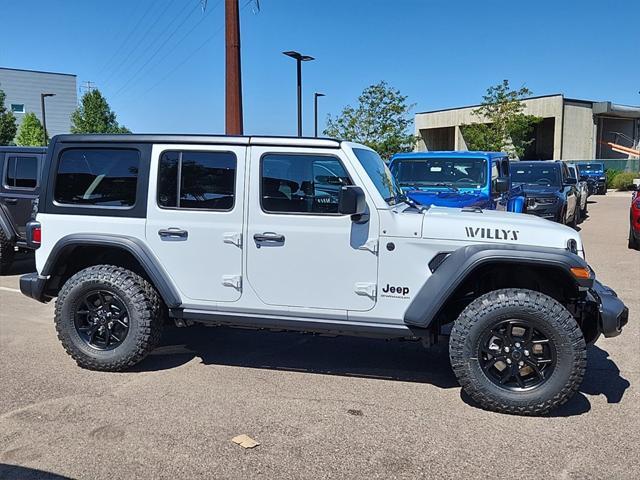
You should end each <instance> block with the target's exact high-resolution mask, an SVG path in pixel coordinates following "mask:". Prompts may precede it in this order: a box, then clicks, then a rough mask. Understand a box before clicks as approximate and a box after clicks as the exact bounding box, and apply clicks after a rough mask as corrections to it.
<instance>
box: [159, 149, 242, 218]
mask: <svg viewBox="0 0 640 480" xmlns="http://www.w3.org/2000/svg"><path fill="white" fill-rule="evenodd" d="M236 168H237V159H236V156H235V155H234V154H233V153H231V152H196V151H189V150H184V151H168V152H164V153H163V154H162V156H161V157H160V168H159V174H158V204H159V205H160V206H161V207H164V208H194V209H204V210H231V209H232V208H233V205H234V203H235V181H236Z"/></svg>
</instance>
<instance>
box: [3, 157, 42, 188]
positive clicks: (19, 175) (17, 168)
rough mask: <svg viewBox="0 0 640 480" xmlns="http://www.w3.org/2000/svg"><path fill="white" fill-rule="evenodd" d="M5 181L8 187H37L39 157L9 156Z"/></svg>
mask: <svg viewBox="0 0 640 480" xmlns="http://www.w3.org/2000/svg"><path fill="white" fill-rule="evenodd" d="M4 183H5V185H6V186H7V187H8V188H25V189H34V188H36V186H37V185H38V158H37V157H31V156H19V157H9V158H8V159H7V169H6V174H5V181H4Z"/></svg>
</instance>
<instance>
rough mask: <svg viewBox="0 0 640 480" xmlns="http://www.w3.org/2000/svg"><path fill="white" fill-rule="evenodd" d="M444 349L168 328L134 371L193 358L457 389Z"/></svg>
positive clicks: (161, 367) (162, 367)
mask: <svg viewBox="0 0 640 480" xmlns="http://www.w3.org/2000/svg"><path fill="white" fill-rule="evenodd" d="M447 351H448V350H447V346H446V344H442V345H440V346H437V347H435V348H432V349H429V350H425V349H424V347H423V346H422V344H421V343H420V342H406V341H405V342H403V341H398V340H393V341H386V340H376V339H367V338H356V337H330V338H328V337H325V336H320V335H310V334H300V333H293V332H266V331H254V330H243V329H234V328H227V327H201V326H193V327H189V328H173V327H172V328H170V330H169V331H168V332H167V335H165V336H164V337H163V342H162V344H161V345H160V346H159V347H158V348H157V349H156V350H154V351H153V352H152V353H151V355H149V356H148V357H147V358H146V359H145V360H144V361H143V362H142V363H140V364H139V365H138V366H137V367H134V369H133V370H132V371H134V372H135V371H153V370H165V369H170V368H174V367H177V366H180V365H183V364H185V363H187V362H189V361H190V360H192V359H193V358H194V357H199V358H200V359H202V363H204V364H205V365H212V364H213V365H228V366H237V367H248V368H263V369H273V370H284V371H298V372H306V373H321V374H325V375H342V376H354V377H366V378H377V379H387V380H399V381H405V382H420V383H430V384H433V385H435V386H437V387H440V388H454V387H458V382H457V381H456V378H455V376H454V375H453V371H452V370H451V366H450V365H449V358H448V354H447Z"/></svg>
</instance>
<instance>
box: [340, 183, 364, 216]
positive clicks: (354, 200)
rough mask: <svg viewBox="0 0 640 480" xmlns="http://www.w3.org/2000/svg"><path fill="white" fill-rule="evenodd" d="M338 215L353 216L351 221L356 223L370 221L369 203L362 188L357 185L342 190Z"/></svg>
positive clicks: (346, 186) (344, 187) (347, 186)
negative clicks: (368, 213)
mask: <svg viewBox="0 0 640 480" xmlns="http://www.w3.org/2000/svg"><path fill="white" fill-rule="evenodd" d="M338 213H342V214H343V215H351V220H353V221H354V222H363V221H366V220H368V215H366V213H367V201H366V197H365V195H364V191H363V190H362V188H360V187H356V186H355V185H345V186H343V187H341V188H340V194H339V197H338ZM365 217H367V218H365Z"/></svg>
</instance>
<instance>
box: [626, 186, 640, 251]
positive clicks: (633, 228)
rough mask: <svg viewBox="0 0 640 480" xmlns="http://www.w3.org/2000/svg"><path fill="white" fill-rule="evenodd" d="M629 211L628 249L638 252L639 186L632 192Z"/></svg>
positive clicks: (639, 244)
mask: <svg viewBox="0 0 640 480" xmlns="http://www.w3.org/2000/svg"><path fill="white" fill-rule="evenodd" d="M630 210H631V211H630V215H629V221H630V223H631V225H630V226H629V248H633V249H635V250H640V186H637V187H636V191H635V192H633V196H632V197H631V209H630Z"/></svg>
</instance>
